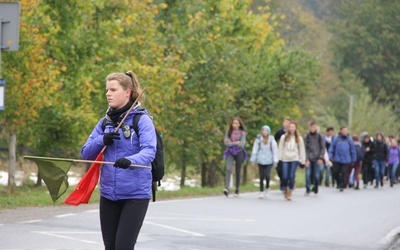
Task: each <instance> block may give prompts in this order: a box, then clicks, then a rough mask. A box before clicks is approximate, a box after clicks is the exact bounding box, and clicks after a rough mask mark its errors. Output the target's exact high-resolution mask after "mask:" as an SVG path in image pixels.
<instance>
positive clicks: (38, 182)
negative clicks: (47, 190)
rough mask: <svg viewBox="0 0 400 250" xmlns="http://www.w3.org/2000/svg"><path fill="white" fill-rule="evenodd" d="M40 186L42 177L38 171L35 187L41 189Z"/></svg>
mask: <svg viewBox="0 0 400 250" xmlns="http://www.w3.org/2000/svg"><path fill="white" fill-rule="evenodd" d="M41 186H42V177H41V176H40V172H39V169H38V171H37V180H36V184H35V187H41Z"/></svg>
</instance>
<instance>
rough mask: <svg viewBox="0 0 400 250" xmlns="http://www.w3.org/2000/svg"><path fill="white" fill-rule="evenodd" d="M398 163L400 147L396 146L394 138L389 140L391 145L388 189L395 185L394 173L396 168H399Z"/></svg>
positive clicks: (399, 160)
mask: <svg viewBox="0 0 400 250" xmlns="http://www.w3.org/2000/svg"><path fill="white" fill-rule="evenodd" d="M399 162H400V147H399V145H398V144H397V140H396V138H392V139H391V144H390V148H389V160H388V165H389V180H390V187H393V184H395V183H396V180H397V179H396V173H397V167H398V166H399Z"/></svg>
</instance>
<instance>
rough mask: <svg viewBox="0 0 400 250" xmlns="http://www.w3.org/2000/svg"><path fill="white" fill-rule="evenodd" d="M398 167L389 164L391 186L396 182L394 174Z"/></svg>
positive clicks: (397, 164) (395, 164)
mask: <svg viewBox="0 0 400 250" xmlns="http://www.w3.org/2000/svg"><path fill="white" fill-rule="evenodd" d="M398 166H399V163H394V164H389V178H390V184H393V183H394V182H395V181H396V173H397V167H398Z"/></svg>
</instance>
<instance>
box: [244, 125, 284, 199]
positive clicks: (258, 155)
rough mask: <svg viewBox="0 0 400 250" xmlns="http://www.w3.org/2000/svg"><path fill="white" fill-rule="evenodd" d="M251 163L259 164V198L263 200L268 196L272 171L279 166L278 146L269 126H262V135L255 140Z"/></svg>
mask: <svg viewBox="0 0 400 250" xmlns="http://www.w3.org/2000/svg"><path fill="white" fill-rule="evenodd" d="M250 162H251V163H255V162H257V164H258V172H259V176H260V194H259V196H258V197H259V198H260V199H263V198H265V197H266V196H267V194H268V190H269V182H270V178H271V169H272V167H273V166H275V167H276V165H277V164H278V146H277V143H276V141H275V139H274V137H273V136H271V128H270V127H269V126H268V125H264V126H262V128H261V134H258V135H257V138H256V139H255V140H254V144H253V150H252V153H251V157H250ZM264 180H265V191H264Z"/></svg>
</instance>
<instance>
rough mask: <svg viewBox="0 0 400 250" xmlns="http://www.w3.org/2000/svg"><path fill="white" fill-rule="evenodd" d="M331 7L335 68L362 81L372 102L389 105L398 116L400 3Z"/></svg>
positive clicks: (370, 2) (370, 1)
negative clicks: (345, 70) (347, 71)
mask: <svg viewBox="0 0 400 250" xmlns="http://www.w3.org/2000/svg"><path fill="white" fill-rule="evenodd" d="M332 4H333V5H332V8H333V9H334V14H335V16H334V18H333V19H332V29H331V30H332V32H333V33H334V36H335V37H334V39H332V46H333V51H334V54H335V59H336V61H337V63H336V67H337V68H338V69H339V70H344V69H350V70H351V71H352V72H353V73H354V74H355V75H356V76H357V77H359V78H360V79H362V80H363V81H364V85H365V86H366V87H368V89H369V92H370V94H371V95H372V97H373V99H377V100H378V101H379V102H381V103H390V104H392V105H393V108H395V109H397V113H398V112H399V108H398V105H395V103H398V102H399V100H400V91H399V89H400V72H399V70H398V69H399V68H400V59H399V58H400V26H399V25H398V23H399V22H400V12H399V10H400V2H399V1H384V0H377V1H376V0H365V1H364V0H363V1H361V0H357V1H335V2H334V3H332ZM334 6H335V7H334Z"/></svg>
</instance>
